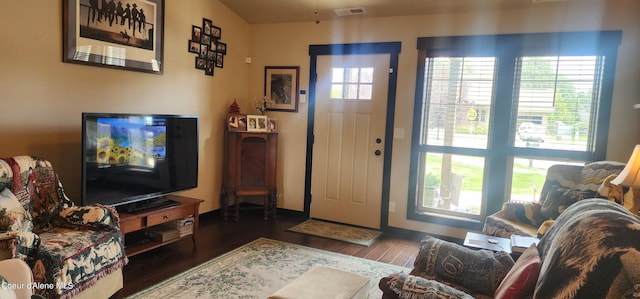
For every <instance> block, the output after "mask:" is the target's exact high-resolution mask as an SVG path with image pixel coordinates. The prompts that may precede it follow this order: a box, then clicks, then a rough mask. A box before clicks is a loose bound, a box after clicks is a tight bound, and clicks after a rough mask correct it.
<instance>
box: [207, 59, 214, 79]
mask: <svg viewBox="0 0 640 299" xmlns="http://www.w3.org/2000/svg"><path fill="white" fill-rule="evenodd" d="M214 69H215V65H214V63H213V61H211V60H207V66H206V68H205V69H204V74H205V75H207V76H213V72H214Z"/></svg>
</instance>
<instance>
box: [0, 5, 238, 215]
mask: <svg viewBox="0 0 640 299" xmlns="http://www.w3.org/2000/svg"><path fill="white" fill-rule="evenodd" d="M203 17H205V18H208V19H210V20H213V22H214V23H215V25H217V26H219V27H221V28H222V30H223V31H222V34H223V35H222V41H224V42H226V43H227V44H228V53H227V56H226V59H225V65H224V68H223V69H216V73H215V76H214V77H210V76H205V75H204V73H203V71H201V70H196V69H194V64H195V62H194V59H195V58H194V57H195V56H194V54H192V53H189V52H187V40H189V39H190V38H191V25H198V26H201V24H202V18H203ZM165 19H166V21H165V32H164V33H165V34H164V37H165V44H164V66H165V69H164V74H163V75H154V74H147V73H140V72H132V71H123V70H114V69H108V68H102V67H93V66H84V65H77V64H69V63H63V62H62V2H61V1H41V0H26V1H4V0H3V1H0V28H2V30H0V136H2V139H1V140H2V141H0V157H7V156H13V155H23V154H29V155H38V156H42V157H45V158H47V159H49V160H51V161H52V163H53V165H54V167H55V168H56V169H57V171H58V173H59V175H60V177H61V180H62V182H63V184H64V186H65V191H66V192H67V194H68V195H69V196H70V197H71V198H72V199H73V200H75V201H76V202H79V200H80V172H81V171H80V163H81V154H80V150H81V148H80V147H81V127H80V125H81V124H80V120H81V113H82V112H84V111H87V112H145V113H170V114H182V113H184V114H196V115H199V117H200V160H199V182H198V186H199V187H198V188H197V189H195V190H191V191H189V192H185V193H184V194H185V195H188V196H192V197H196V198H200V199H204V200H205V202H204V204H203V205H202V207H201V209H202V210H203V211H211V210H214V209H217V208H218V207H219V201H218V199H219V195H218V194H219V190H220V172H221V169H222V159H221V157H222V152H221V150H222V146H221V144H222V132H223V131H222V124H223V122H224V117H223V116H224V114H226V112H227V110H228V107H229V105H230V104H231V102H232V101H233V98H239V99H242V98H245V97H246V92H247V84H248V83H247V82H248V81H247V80H248V66H247V65H246V64H245V62H244V58H245V57H246V56H248V54H249V52H248V51H249V26H248V24H247V23H246V22H245V21H244V20H242V19H240V18H239V17H237V15H235V14H234V13H232V12H230V11H229V9H228V8H227V7H226V6H224V5H222V4H220V3H219V2H218V1H207V0H187V1H185V0H181V1H166V13H165Z"/></svg>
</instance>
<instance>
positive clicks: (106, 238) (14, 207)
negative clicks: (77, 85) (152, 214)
mask: <svg viewBox="0 0 640 299" xmlns="http://www.w3.org/2000/svg"><path fill="white" fill-rule="evenodd" d="M6 258H18V259H21V260H24V261H26V262H27V264H28V265H29V267H30V268H31V270H32V272H33V275H34V281H35V284H34V289H33V291H34V293H36V294H39V295H42V296H44V297H46V298H70V297H76V298H78V297H79V298H82V297H86V298H108V297H110V296H111V295H112V294H113V293H115V292H116V291H117V290H119V289H121V288H122V284H123V283H122V267H123V266H124V265H125V264H126V263H127V261H128V260H127V257H126V255H125V253H124V246H123V241H122V233H121V232H120V229H119V218H118V215H117V213H116V212H115V211H114V210H113V209H112V208H109V207H105V206H97V205H95V206H85V207H80V206H76V205H74V203H73V202H72V201H71V200H69V198H67V196H66V195H65V193H64V190H63V189H62V184H61V183H60V181H59V179H58V176H57V174H56V173H55V172H54V170H53V167H52V166H51V163H50V162H49V161H46V160H43V159H40V158H35V157H29V156H18V157H13V158H3V159H0V259H6Z"/></svg>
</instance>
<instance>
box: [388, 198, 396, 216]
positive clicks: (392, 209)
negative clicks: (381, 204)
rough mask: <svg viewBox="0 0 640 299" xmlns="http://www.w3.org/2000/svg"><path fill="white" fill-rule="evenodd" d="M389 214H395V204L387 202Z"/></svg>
mask: <svg viewBox="0 0 640 299" xmlns="http://www.w3.org/2000/svg"><path fill="white" fill-rule="evenodd" d="M389 212H391V213H395V212H396V203H395V202H393V201H390V202H389Z"/></svg>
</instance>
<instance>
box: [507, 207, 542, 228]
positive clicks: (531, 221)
mask: <svg viewBox="0 0 640 299" xmlns="http://www.w3.org/2000/svg"><path fill="white" fill-rule="evenodd" d="M502 210H503V211H504V217H505V218H506V219H508V220H515V221H519V222H521V223H524V224H528V225H531V226H538V225H540V223H541V222H542V215H541V214H540V204H538V203H535V202H506V203H504V205H503V208H502Z"/></svg>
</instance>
